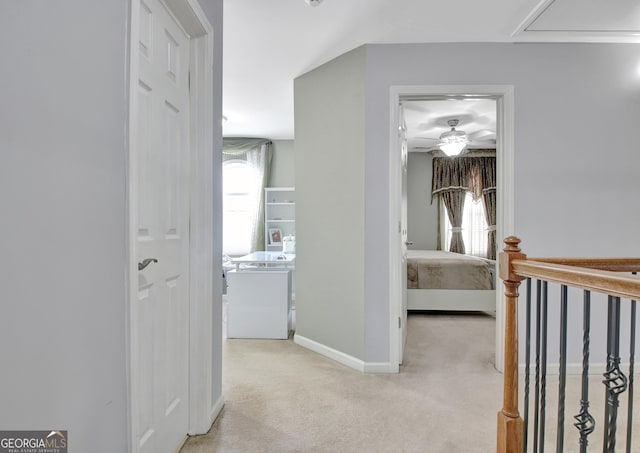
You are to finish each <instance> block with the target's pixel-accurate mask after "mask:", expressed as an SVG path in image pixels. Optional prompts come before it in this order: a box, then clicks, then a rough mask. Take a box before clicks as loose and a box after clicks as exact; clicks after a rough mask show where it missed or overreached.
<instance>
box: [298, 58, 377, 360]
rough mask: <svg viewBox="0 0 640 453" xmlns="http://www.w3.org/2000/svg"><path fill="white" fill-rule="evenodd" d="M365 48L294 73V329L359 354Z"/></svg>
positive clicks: (361, 344) (361, 332)
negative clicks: (295, 74) (299, 74)
mask: <svg viewBox="0 0 640 453" xmlns="http://www.w3.org/2000/svg"><path fill="white" fill-rule="evenodd" d="M364 63H365V49H364V48H359V49H356V50H354V51H352V52H349V53H347V54H345V55H343V56H341V57H339V58H337V59H335V60H333V61H331V62H329V63H327V64H326V65H324V66H321V67H319V68H317V69H316V70H314V71H312V72H310V73H307V74H305V75H303V76H300V77H299V78H297V79H296V80H295V82H294V89H295V121H296V141H295V153H296V158H295V175H296V199H297V203H296V335H301V336H303V337H306V338H309V339H311V340H314V341H317V342H319V343H321V344H323V345H326V346H329V347H331V348H334V349H337V350H339V351H341V352H344V353H346V354H349V355H351V356H353V357H357V358H360V359H364V319H363V315H364V268H363V265H362V263H363V261H364V259H365V250H364V236H363V234H362V232H363V231H365V223H364V220H365V219H364V200H365V194H364V190H365V180H364V168H363V166H362V162H363V160H364V158H365V148H364V119H365V98H364V94H365V93H364V88H365V78H364Z"/></svg>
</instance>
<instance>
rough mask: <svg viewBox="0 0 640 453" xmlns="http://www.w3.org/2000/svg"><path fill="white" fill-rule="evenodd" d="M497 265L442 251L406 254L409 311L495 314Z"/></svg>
mask: <svg viewBox="0 0 640 453" xmlns="http://www.w3.org/2000/svg"><path fill="white" fill-rule="evenodd" d="M494 268H495V262H494V261H492V260H487V259H483V258H478V257H475V256H469V255H462V254H459V253H451V252H443V251H439V250H408V251H407V309H408V310H443V311H444V310H446V311H495V309H496V292H495V283H494Z"/></svg>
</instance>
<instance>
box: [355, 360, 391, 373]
mask: <svg viewBox="0 0 640 453" xmlns="http://www.w3.org/2000/svg"><path fill="white" fill-rule="evenodd" d="M363 371H364V372H365V373H371V374H388V373H397V371H395V368H394V367H393V366H392V365H391V363H390V362H364V370H363Z"/></svg>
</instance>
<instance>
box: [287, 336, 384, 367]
mask: <svg viewBox="0 0 640 453" xmlns="http://www.w3.org/2000/svg"><path fill="white" fill-rule="evenodd" d="M293 342H294V343H296V344H298V345H300V346H302V347H303V348H307V349H309V350H311V351H313V352H316V353H318V354H320V355H322V356H325V357H327V358H329V359H331V360H335V361H336V362H338V363H341V364H342V365H345V366H347V367H349V368H352V369H354V370H357V371H360V372H362V373H394V372H395V370H394V369H393V368H392V367H391V364H390V363H385V362H365V361H363V360H360V359H358V358H356V357H353V356H350V355H349V354H345V353H344V352H341V351H338V350H337V349H333V348H330V347H329V346H326V345H323V344H322V343H318V342H317V341H314V340H311V339H309V338H307V337H303V336H302V335H298V334H295V335H294V336H293Z"/></svg>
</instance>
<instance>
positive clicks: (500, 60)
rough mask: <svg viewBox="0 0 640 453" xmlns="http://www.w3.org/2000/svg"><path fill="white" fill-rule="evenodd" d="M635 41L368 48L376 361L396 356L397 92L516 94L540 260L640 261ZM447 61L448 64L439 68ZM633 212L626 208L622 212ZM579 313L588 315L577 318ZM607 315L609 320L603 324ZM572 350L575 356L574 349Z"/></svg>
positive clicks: (526, 238)
mask: <svg viewBox="0 0 640 453" xmlns="http://www.w3.org/2000/svg"><path fill="white" fill-rule="evenodd" d="M639 59H640V46H638V45H636V44H415V45H370V46H367V99H366V103H367V112H366V150H367V153H366V157H365V162H364V166H365V169H366V175H365V179H366V181H367V185H366V194H367V199H366V202H365V207H366V211H367V222H366V224H367V228H366V230H365V236H366V250H367V251H369V250H372V249H376V252H375V259H371V260H367V261H365V262H364V266H365V268H366V281H365V287H366V307H367V308H366V310H367V313H368V315H367V326H366V329H367V330H368V331H369V330H370V331H375V332H378V335H377V336H373V335H371V336H369V335H368V336H367V344H366V351H367V360H368V361H384V360H385V359H387V358H388V357H389V350H388V326H389V319H388V313H389V311H388V304H389V301H388V289H389V285H388V275H389V268H388V266H387V265H386V263H388V250H387V248H386V247H385V246H384V245H381V244H380V238H386V237H388V214H387V205H388V184H389V177H388V174H389V172H388V156H387V155H388V143H389V115H390V113H389V87H390V86H392V85H438V84H440V85H452V84H465V85H469V84H509V85H513V86H514V89H515V193H514V197H515V202H516V212H515V233H516V234H517V235H519V236H520V237H521V238H522V239H523V244H522V246H523V250H524V251H525V252H526V253H528V254H529V255H530V256H545V255H547V256H549V255H554V256H616V255H618V256H634V255H635V256H638V255H640V241H638V239H637V232H636V229H635V228H633V225H637V224H638V222H639V221H640V204H638V202H637V197H638V194H639V193H640V179H639V178H638V177H637V173H638V168H639V166H640V155H639V154H638V152H637V149H638V146H637V133H636V131H637V125H638V124H640V96H639V94H638V93H639V92H640V77H639V76H638V72H637V65H638V61H639ZM434 62H438V64H434ZM623 207H624V209H622V208H623ZM576 316H579V313H576ZM596 319H598V318H596ZM570 352H571V351H570Z"/></svg>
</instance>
